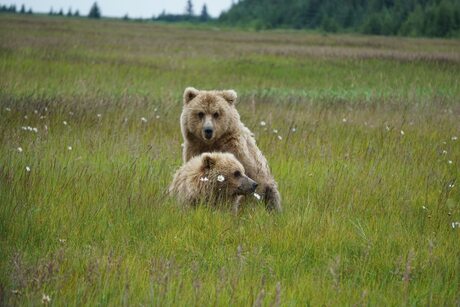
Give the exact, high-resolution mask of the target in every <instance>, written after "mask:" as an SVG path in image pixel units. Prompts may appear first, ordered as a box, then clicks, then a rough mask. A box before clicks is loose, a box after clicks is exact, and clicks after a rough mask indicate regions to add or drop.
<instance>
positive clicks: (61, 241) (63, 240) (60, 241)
mask: <svg viewBox="0 0 460 307" xmlns="http://www.w3.org/2000/svg"><path fill="white" fill-rule="evenodd" d="M66 241H67V240H66V239H59V243H61V244H64V243H65V242H66Z"/></svg>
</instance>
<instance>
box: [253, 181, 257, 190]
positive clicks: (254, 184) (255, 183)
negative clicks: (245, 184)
mask: <svg viewBox="0 0 460 307" xmlns="http://www.w3.org/2000/svg"><path fill="white" fill-rule="evenodd" d="M258 186H259V185H258V184H257V182H254V183H253V184H252V188H253V189H254V190H255V189H257V187H258Z"/></svg>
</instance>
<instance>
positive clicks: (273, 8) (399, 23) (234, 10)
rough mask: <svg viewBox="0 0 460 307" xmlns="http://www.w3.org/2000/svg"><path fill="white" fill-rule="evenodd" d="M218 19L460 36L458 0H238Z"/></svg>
mask: <svg viewBox="0 0 460 307" xmlns="http://www.w3.org/2000/svg"><path fill="white" fill-rule="evenodd" d="M219 21H220V22H221V23H224V24H229V25H239V26H246V27H247V26H249V27H253V28H256V29H274V28H294V29H320V30H323V31H327V32H340V31H342V32H343V31H348V32H361V33H365V34H375V35H406V36H437V37H459V36H460V1H459V0H283V1H279V0H240V1H238V2H237V3H235V4H234V5H233V6H232V7H231V8H230V10H229V11H228V12H224V13H222V14H221V16H220V17H219Z"/></svg>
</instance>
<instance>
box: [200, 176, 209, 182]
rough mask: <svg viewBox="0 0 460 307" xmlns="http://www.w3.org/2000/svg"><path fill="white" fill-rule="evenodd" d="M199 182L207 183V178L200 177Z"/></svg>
mask: <svg viewBox="0 0 460 307" xmlns="http://www.w3.org/2000/svg"><path fill="white" fill-rule="evenodd" d="M200 181H201V182H206V181H209V179H208V177H201V178H200Z"/></svg>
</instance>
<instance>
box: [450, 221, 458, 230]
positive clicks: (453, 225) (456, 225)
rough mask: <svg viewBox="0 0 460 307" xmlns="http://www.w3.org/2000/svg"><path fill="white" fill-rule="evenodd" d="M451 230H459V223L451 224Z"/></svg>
mask: <svg viewBox="0 0 460 307" xmlns="http://www.w3.org/2000/svg"><path fill="white" fill-rule="evenodd" d="M451 225H452V229H455V228H460V222H452V224H451Z"/></svg>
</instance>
